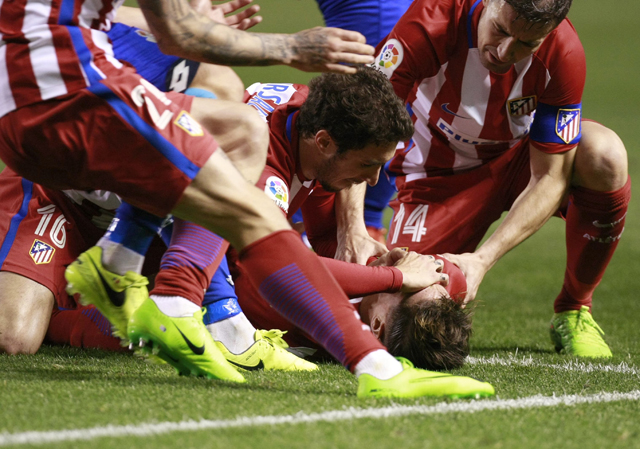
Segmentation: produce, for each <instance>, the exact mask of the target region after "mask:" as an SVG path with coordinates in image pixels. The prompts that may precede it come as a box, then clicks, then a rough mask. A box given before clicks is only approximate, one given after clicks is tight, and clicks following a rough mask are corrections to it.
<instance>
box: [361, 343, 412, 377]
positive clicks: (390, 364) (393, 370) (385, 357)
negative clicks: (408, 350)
mask: <svg viewBox="0 0 640 449" xmlns="http://www.w3.org/2000/svg"><path fill="white" fill-rule="evenodd" d="M401 372H402V364H401V363H400V362H398V361H397V360H396V359H395V357H393V356H392V355H391V354H389V353H388V352H387V351H385V350H384V349H378V350H376V351H373V352H370V353H369V354H367V355H365V356H364V358H363V359H362V360H360V361H359V362H358V364H357V365H356V369H355V373H354V374H355V375H356V377H360V375H361V374H370V375H372V376H373V377H375V378H377V379H380V380H387V379H391V378H392V377H393V376H396V375H398V374H400V373H401Z"/></svg>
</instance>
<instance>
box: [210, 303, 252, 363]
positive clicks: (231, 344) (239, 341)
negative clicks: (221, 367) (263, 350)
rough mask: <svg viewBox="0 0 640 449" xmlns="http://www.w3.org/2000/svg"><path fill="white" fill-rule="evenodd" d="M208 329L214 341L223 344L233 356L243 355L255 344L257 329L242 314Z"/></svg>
mask: <svg viewBox="0 0 640 449" xmlns="http://www.w3.org/2000/svg"><path fill="white" fill-rule="evenodd" d="M207 329H209V332H210V333H211V336H212V337H213V339H214V340H217V341H220V342H222V344H223V345H224V346H225V347H226V348H227V349H228V350H229V352H231V353H233V354H242V353H243V352H244V351H246V350H247V349H249V348H250V347H251V345H252V344H253V343H255V339H254V335H255V333H256V328H255V327H253V325H252V324H251V323H250V322H249V320H248V319H247V317H246V316H245V314H244V313H242V312H240V313H239V314H238V315H234V316H232V317H231V318H227V319H226V320H222V321H218V322H217V323H211V324H208V325H207Z"/></svg>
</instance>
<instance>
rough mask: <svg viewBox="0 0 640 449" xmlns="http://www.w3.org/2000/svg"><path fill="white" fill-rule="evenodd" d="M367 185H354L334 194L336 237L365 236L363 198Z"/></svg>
mask: <svg viewBox="0 0 640 449" xmlns="http://www.w3.org/2000/svg"><path fill="white" fill-rule="evenodd" d="M366 191H367V184H365V183H362V184H355V185H353V186H351V187H350V188H348V189H344V190H341V191H340V192H338V193H337V194H336V222H337V224H338V235H352V234H357V233H359V234H362V235H365V234H367V227H366V225H365V223H364V196H365V193H366Z"/></svg>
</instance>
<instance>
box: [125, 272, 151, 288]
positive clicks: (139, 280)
mask: <svg viewBox="0 0 640 449" xmlns="http://www.w3.org/2000/svg"><path fill="white" fill-rule="evenodd" d="M123 279H124V280H125V281H126V283H127V288H131V287H146V286H147V285H149V280H148V279H147V277H146V276H143V275H141V274H138V273H134V272H133V271H127V273H126V274H125V275H124V276H123Z"/></svg>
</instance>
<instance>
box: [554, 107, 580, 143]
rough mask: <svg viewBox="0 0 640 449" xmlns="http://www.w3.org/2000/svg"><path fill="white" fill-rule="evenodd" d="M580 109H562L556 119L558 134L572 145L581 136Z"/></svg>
mask: <svg viewBox="0 0 640 449" xmlns="http://www.w3.org/2000/svg"><path fill="white" fill-rule="evenodd" d="M580 115H581V114H580V109H560V110H559V111H558V117H557V118H556V134H557V135H558V137H560V138H561V139H562V140H563V142H564V143H571V141H572V140H573V139H575V138H576V137H578V135H579V134H580Z"/></svg>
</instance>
